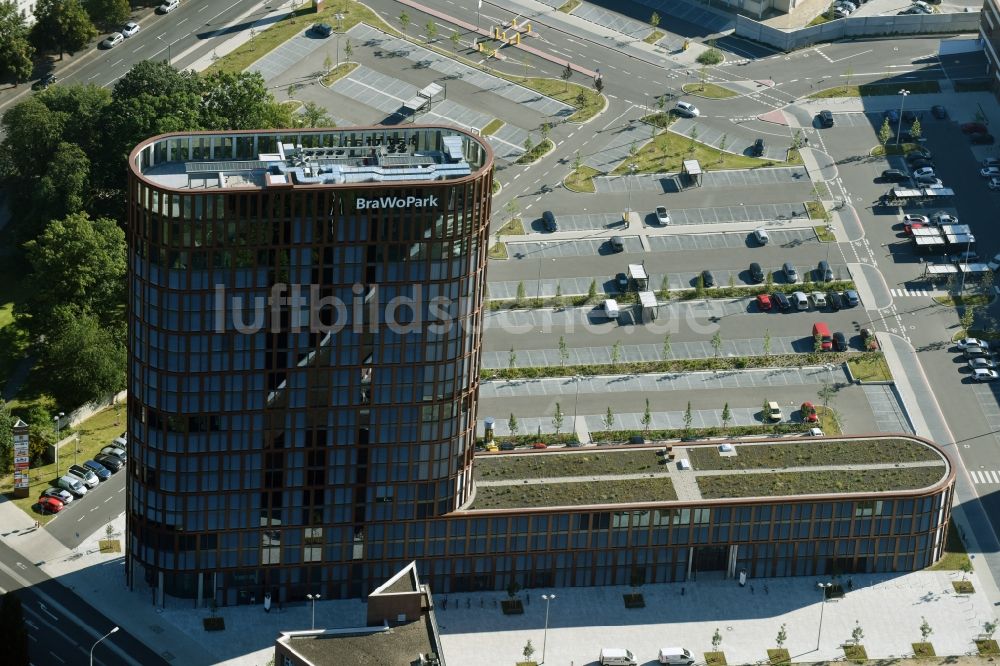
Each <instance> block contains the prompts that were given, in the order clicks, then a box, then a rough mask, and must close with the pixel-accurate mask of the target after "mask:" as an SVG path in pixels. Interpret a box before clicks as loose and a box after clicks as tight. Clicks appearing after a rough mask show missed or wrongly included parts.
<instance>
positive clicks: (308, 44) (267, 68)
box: [246, 31, 327, 82]
mask: <svg viewBox="0 0 1000 666" xmlns="http://www.w3.org/2000/svg"><path fill="white" fill-rule="evenodd" d="M326 44H327V42H326V41H325V40H322V39H317V38H315V37H311V36H309V35H308V34H307V33H306V32H305V31H303V32H301V33H299V34H298V35H296V36H294V37H292V38H291V39H289V40H288V41H287V42H285V43H284V44H282V45H281V46H279V47H278V48H276V49H274V50H273V51H271V52H270V53H268V54H267V55H265V56H264V57H262V58H261V59H260V60H258V61H257V62H255V63H253V64H252V65H250V66H249V67H247V69H246V71H248V72H260V75H261V76H263V77H264V81H265V82H269V81H271V80H273V79H275V78H277V77H279V76H281V75H282V74H284V73H285V72H286V71H287V70H289V69H290V68H291V67H292V66H294V65H296V64H298V63H299V62H301V61H302V60H304V59H305V58H307V57H309V56H310V55H311V54H312V52H313V51H315V50H317V49H319V48H320V47H322V46H325V45H326ZM316 69H317V70H321V69H322V59H321V60H320V61H319V62H317V63H316Z"/></svg>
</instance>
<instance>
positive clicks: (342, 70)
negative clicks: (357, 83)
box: [323, 62, 358, 86]
mask: <svg viewBox="0 0 1000 666" xmlns="http://www.w3.org/2000/svg"><path fill="white" fill-rule="evenodd" d="M357 68H358V63H356V62H342V63H340V64H339V65H337V66H336V67H334V68H333V69H331V70H330V73H329V74H327V75H326V76H324V77H323V85H324V86H331V85H333V84H334V83H335V82H337V81H339V80H340V79H342V78H344V77H345V76H347V75H348V74H350V73H351V72H353V71H354V70H355V69H357Z"/></svg>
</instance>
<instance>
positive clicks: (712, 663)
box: [704, 652, 726, 666]
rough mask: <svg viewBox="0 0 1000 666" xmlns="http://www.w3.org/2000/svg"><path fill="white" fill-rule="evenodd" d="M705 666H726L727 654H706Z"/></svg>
mask: <svg viewBox="0 0 1000 666" xmlns="http://www.w3.org/2000/svg"><path fill="white" fill-rule="evenodd" d="M704 654H705V666H726V653H725V652H705V653H704Z"/></svg>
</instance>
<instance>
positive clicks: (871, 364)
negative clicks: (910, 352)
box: [847, 352, 892, 382]
mask: <svg viewBox="0 0 1000 666" xmlns="http://www.w3.org/2000/svg"><path fill="white" fill-rule="evenodd" d="M847 365H848V366H850V368H851V373H852V374H853V375H854V378H855V379H860V380H861V381H865V382H889V381H892V373H891V372H889V365H888V364H887V363H886V362H885V357H884V356H882V354H879V353H878V352H867V353H864V354H858V355H856V356H852V357H851V358H849V359H847Z"/></svg>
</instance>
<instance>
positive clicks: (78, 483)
mask: <svg viewBox="0 0 1000 666" xmlns="http://www.w3.org/2000/svg"><path fill="white" fill-rule="evenodd" d="M127 449H128V440H127V439H126V438H125V437H124V436H122V437H117V438H115V440H114V441H112V442H111V444H109V445H108V446H105V447H104V448H103V449H101V452H100V453H99V454H98V455H96V456H94V457H93V459H91V460H87V461H84V462H83V464H79V465H70V467H69V469H68V470H66V473H65V474H63V475H62V476H60V477H59V479H57V480H56V485H55V486H54V487H51V488H46V489H45V490H44V491H42V494H41V495H40V496H39V498H38V510H39V511H40V512H41V513H59V512H60V511H62V510H63V509H64V508H65V507H66V505H67V504H70V503H71V502H73V500H75V499H78V498H80V497H83V496H84V495H86V494H87V491H89V490H93V489H94V488H96V487H97V486H98V485H99V484H100V483H101V482H102V481H107V480H108V479H110V478H111V475H112V474H114V473H115V472H117V471H118V470H120V469H122V467H124V466H125V463H126V461H127V460H128V454H127V453H126V450H127Z"/></svg>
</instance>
